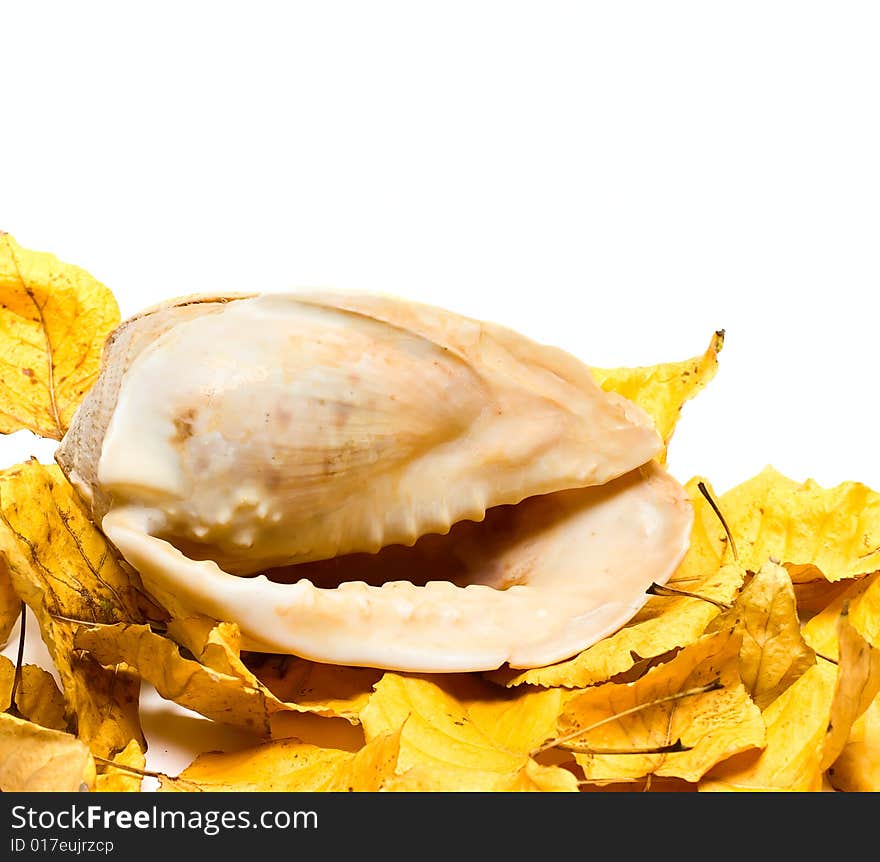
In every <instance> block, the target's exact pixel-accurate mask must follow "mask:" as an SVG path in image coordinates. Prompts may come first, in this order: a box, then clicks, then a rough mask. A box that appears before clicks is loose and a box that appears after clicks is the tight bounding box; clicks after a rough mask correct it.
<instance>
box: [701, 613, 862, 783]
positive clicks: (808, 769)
mask: <svg viewBox="0 0 880 862" xmlns="http://www.w3.org/2000/svg"><path fill="white" fill-rule="evenodd" d="M838 642H839V644H840V650H839V657H838V663H837V666H836V667H835V665H834V664H833V663H832V662H830V661H827V660H825V659H819V660H818V662H817V664H815V665H814V666H813V667H811V668H810V669H809V670H807V671H806V672H805V673H803V674H802V675H801V676H800V677H799V678H798V679H797V680H796V681H795V682H794V683H792V684H791V685H790V686H789V687H788V688H787V689H785V691H783V692H782V694H781V695H780V696H779V697H777V698H776V699H775V700H774V701H773V702H772V703H771V704H770V705H769V706H768V707H767V708H766V709H765V710H764V713H763V717H764V723H765V725H766V727H767V742H766V745H765V746H764V748H763V750H762V751H761V752H760V753H758V754H744V755H739V756H737V757H732V758H730V759H729V760H728V761H726V762H724V763H720V764H718V765H717V766H716V767H715V768H714V769H713V770H712V771H711V772H710V773H709V774H708V775H707V776H706V777H705V779H704V781H703V782H702V783H701V785H700V789H701V790H707V791H742V790H749V791H768V790H785V791H791V792H817V791H820V790H821V789H822V786H823V773H824V771H825V770H826V769H827V768H828V767H830V766H831V765H832V764H833V763H834V762H835V760H836V759H837V758H838V757H839V756H840V755H841V754H842V752H843V751H844V750H845V747H846V741H847V739H848V738H849V735H850V733H851V731H852V727H853V725H854V724H855V722H856V721H857V719H858V718H859V716H860V715H862V714H863V713H864V712H865V711H866V710H867V709H868V707H869V705H870V704H871V702H872V700H873V699H874V698H875V697H876V694H877V691H878V688H880V657H878V651H877V650H876V649H875V648H874V647H872V646H870V644H868V643H867V641H865V639H864V638H863V637H862V636H861V635H860V634H859V633H858V631H857V630H856V629H855V627H854V626H853V625H852V624H851V623H850V621H849V620H848V618H847V615H846V614H840V615H839V617H838Z"/></svg>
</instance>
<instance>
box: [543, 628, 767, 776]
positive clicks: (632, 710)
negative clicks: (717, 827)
mask: <svg viewBox="0 0 880 862" xmlns="http://www.w3.org/2000/svg"><path fill="white" fill-rule="evenodd" d="M740 641H741V638H740V636H739V635H738V634H734V633H733V632H731V631H730V630H724V631H721V632H718V633H716V634H712V635H707V636H705V637H703V638H701V639H700V640H699V641H696V642H695V643H693V644H690V645H689V646H687V647H685V648H684V649H682V650H681V651H680V652H679V653H678V654H677V655H676V656H675V658H673V659H671V660H670V661H668V662H666V663H664V664H661V665H658V666H657V667H655V668H653V669H651V670H650V671H648V672H647V673H646V674H645V675H644V676H643V677H641V678H640V679H638V680H636V681H635V682H632V683H624V684H620V683H611V682H609V683H605V684H603V685H599V686H595V687H593V688H589V689H586V690H585V691H583V692H581V693H579V694H576V695H573V696H572V697H571V698H570V699H569V700H568V701H567V703H566V705H565V708H564V710H563V712H562V714H561V715H560V719H559V735H560V738H561V739H565V738H567V737H571V735H572V734H575V733H577V732H578V731H579V730H580V729H581V728H583V729H584V732H582V733H577V735H576V736H574V738H571V739H569V741H567V742H564V743H563V744H564V745H565V747H567V748H571V749H572V750H573V751H575V752H577V753H576V760H577V762H578V764H579V765H580V766H581V768H582V769H583V771H584V777H585V778H586V780H588V781H593V782H595V781H622V780H628V781H633V780H636V779H639V778H643V777H644V776H646V775H651V774H653V775H657V776H668V777H674V778H682V779H684V780H686V781H690V782H693V781H696V780H698V779H699V778H700V777H701V776H702V775H703V774H705V772H706V771H707V770H708V769H710V768H711V767H712V766H714V765H715V764H716V763H718V762H719V761H721V760H724V759H725V758H727V757H730V756H731V755H733V754H736V753H738V752H741V751H744V750H747V749H750V748H754V747H756V746H761V745H763V743H764V725H763V722H762V721H761V714H760V712H759V710H758V708H757V707H756V706H755V705H754V704H753V703H752V702H751V699H750V698H749V695H748V693H747V692H746V690H745V688H744V686H743V684H742V681H741V679H740V675H739V649H740ZM712 683H718V687H712V688H709V690H705V691H703V690H702V689H703V688H704V687H709V686H711V685H712ZM694 690H696V692H697V693H694V694H691V695H689V696H680V695H681V694H682V692H690V691H694ZM678 741H680V742H681V743H682V745H683V746H685V747H686V748H688V749H689V750H686V751H674V752H663V753H645V754H640V753H624V754H617V753H613V754H603V753H599V752H601V751H602V750H608V749H611V750H613V751H615V752H617V751H623V752H631V751H632V750H633V749H637V750H638V749H646V750H648V751H653V750H654V749H658V748H663V747H665V746H669V745H672V744H674V743H676V742H678Z"/></svg>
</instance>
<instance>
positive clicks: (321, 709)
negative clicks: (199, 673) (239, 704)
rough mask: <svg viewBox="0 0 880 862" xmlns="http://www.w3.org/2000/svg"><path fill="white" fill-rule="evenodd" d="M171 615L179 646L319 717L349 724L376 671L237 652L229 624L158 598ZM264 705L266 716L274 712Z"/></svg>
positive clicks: (233, 627)
mask: <svg viewBox="0 0 880 862" xmlns="http://www.w3.org/2000/svg"><path fill="white" fill-rule="evenodd" d="M163 599H164V600H165V601H167V603H168V609H169V611H170V612H171V613H172V614H173V616H172V619H171V620H170V622H169V623H168V635H169V636H170V637H171V638H173V639H174V640H176V641H177V642H178V643H180V644H181V645H183V646H185V647H186V648H187V649H188V650H189V651H190V652H191V653H192V654H193V655H194V656H195V658H196V659H197V660H198V661H199V662H201V664H203V665H205V666H206V667H208V668H211V669H212V670H216V671H219V672H220V673H222V674H225V675H227V676H232V677H235V678H237V679H239V680H241V682H242V683H243V684H244V686H245V687H246V688H249V689H256V690H259V691H264V690H268V691H266V692H265V693H267V694H269V696H270V704H271V703H272V701H273V700H275V701H281V702H284V703H286V704H288V705H290V704H294V703H295V704H297V705H298V706H299V707H302V708H303V709H304V710H307V711H314V712H316V713H317V714H320V715H326V716H338V717H341V718H345V719H347V720H348V721H350V722H352V723H355V722H357V720H358V715H359V713H360V710H361V709H362V708H363V707H364V706H366V703H367V701H368V699H369V697H370V694H371V692H372V687H373V684H374V683H376V682H377V681H378V680H379V679H380V677H381V676H382V672H381V671H378V670H375V669H372V668H359V667H347V666H343V665H333V664H323V663H319V662H313V661H308V660H306V659H301V658H297V657H295V656H270V655H264V654H260V653H251V654H249V657H248V662H247V663H246V662H245V661H244V660H243V659H242V656H241V631H240V630H239V628H238V626H237V625H236V624H235V623H227V622H220V623H218V622H217V621H216V620H212V619H211V618H210V617H206V616H204V615H194V614H192V612H189V611H184V609H183V608H182V607H181V606H179V605H178V604H177V603H176V601H175V600H174V599H173V597H168V596H163ZM277 711H278V710H275V709H274V708H273V707H272V706H270V709H269V714H270V716H271V715H272V714H273V713H275V712H277Z"/></svg>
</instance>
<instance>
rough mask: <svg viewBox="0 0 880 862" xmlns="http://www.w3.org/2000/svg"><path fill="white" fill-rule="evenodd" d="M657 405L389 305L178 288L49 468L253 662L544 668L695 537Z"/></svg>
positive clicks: (143, 327) (408, 306)
mask: <svg viewBox="0 0 880 862" xmlns="http://www.w3.org/2000/svg"><path fill="white" fill-rule="evenodd" d="M661 446H662V443H661V440H660V438H659V436H658V434H657V432H656V430H655V429H654V427H653V424H652V422H651V420H650V419H649V417H648V416H647V414H645V413H644V412H643V411H642V410H641V409H639V408H638V407H636V406H635V405H634V404H632V403H630V402H629V401H626V400H625V399H623V398H621V397H619V396H616V395H613V394H608V393H605V392H603V391H602V390H601V388H600V387H599V386H598V385H597V384H596V382H595V381H594V379H593V377H592V375H591V373H590V370H589V369H588V368H587V366H585V365H584V364H583V363H581V362H580V361H579V360H577V359H576V358H574V357H573V356H571V355H570V354H567V353H565V352H563V351H561V350H559V349H556V348H553V347H549V346H545V345H541V344H538V343H536V342H534V341H532V340H530V339H528V338H526V337H524V336H522V335H520V334H518V333H515V332H513V331H511V330H509V329H506V328H503V327H501V326H497V325H494V324H492V323H487V322H481V321H477V320H472V319H469V318H466V317H462V316H460V315H457V314H454V313H452V312H449V311H446V310H443V309H440V308H435V307H432V306H428V305H423V304H418V303H413V302H408V301H404V300H401V299H397V298H393V297H386V296H374V295H344V294H337V293H292V294H259V295H241V296H234V297H208V296H197V297H190V298H187V299H184V300H179V301H177V302H172V303H167V304H164V305H161V306H158V307H155V308H153V309H150V310H148V311H146V312H144V313H142V314H140V315H137V316H135V317H133V318H131V319H129V320H128V321H125V322H124V323H123V324H121V325H120V327H119V328H118V329H117V330H116V331H115V332H114V333H113V335H112V336H111V338H110V340H109V341H108V344H107V346H106V348H105V353H104V364H103V368H102V372H101V375H100V377H99V379H98V381H97V383H96V384H95V386H94V387H93V388H92V390H91V391H90V393H89V395H88V396H87V398H86V400H85V401H84V402H83V404H82V405H81V406H80V409H79V410H78V412H77V414H76V415H75V417H74V419H73V422H72V425H71V427H70V430H69V431H68V433H67V435H66V436H65V438H64V439H63V440H62V442H61V445H60V447H59V449H58V452H57V455H56V459H57V461H58V463H59V464H60V465H61V467H62V469H63V470H64V472H65V473H66V474H67V476H68V478H69V479H70V480H71V482H73V484H74V485H75V486H76V487H77V489H78V490H79V491H80V493H81V494H82V495H83V497H84V498H85V499H86V500H87V501H88V503H89V505H90V506H91V509H92V512H93V516H94V518H95V520H96V523H98V524H100V526H101V528H102V530H103V531H104V533H105V534H106V535H107V537H108V538H109V539H110V541H111V542H113V544H114V545H115V546H116V547H117V548H118V550H119V551H120V553H121V554H122V555H123V556H124V557H125V559H126V560H127V561H128V562H129V563H130V564H131V565H132V566H133V567H134V568H135V569H136V570H137V571H138V572H139V573H140V575H141V577H142V579H143V582H144V584H145V586H146V587H147V588H148V589H150V590H151V591H153V592H154V593H155V594H156V595H157V596H158V597H161V596H162V595H163V594H164V595H169V594H170V595H173V596H174V597H175V599H176V601H177V602H179V603H182V604H183V605H184V606H186V607H189V608H191V609H193V610H195V611H199V612H201V613H205V614H208V615H210V616H212V617H214V618H216V619H219V620H226V621H233V622H236V623H238V625H239V626H240V627H241V630H242V633H243V636H244V643H245V646H246V647H247V648H250V649H256V650H260V651H266V652H276V653H290V654H295V655H299V656H303V657H306V658H309V659H313V660H316V661H323V662H336V663H341V664H348V665H362V666H373V667H381V668H391V669H398V670H406V671H475V670H489V669H494V668H497V667H499V666H500V665H502V664H504V663H505V662H507V663H509V664H510V665H511V666H513V667H518V668H524V667H534V666H540V665H545V664H549V663H552V662H555V661H558V660H561V659H564V658H567V657H569V656H571V655H573V654H574V653H576V652H578V651H580V650H582V649H584V648H585V647H587V646H589V645H590V644H592V643H594V642H595V641H596V640H598V639H600V638H601V637H604V636H605V635H607V634H609V633H611V632H613V631H614V630H615V629H617V628H618V627H620V626H621V625H622V624H623V623H625V622H626V621H627V620H628V619H630V618H631V617H632V615H633V614H634V613H635V612H636V611H637V610H638V609H639V607H641V605H642V604H643V603H644V602H645V600H646V598H647V594H646V592H645V591H646V589H647V588H648V587H649V586H650V585H651V583H652V582H657V583H663V582H664V581H665V580H666V579H668V577H669V576H670V574H671V573H672V572H673V571H674V570H675V568H676V567H677V565H678V563H679V562H680V560H681V558H682V557H683V555H684V553H685V551H686V549H687V546H688V541H689V536H690V528H691V519H692V513H691V508H690V504H689V502H688V498H687V495H686V494H685V492H684V490H683V489H682V487H681V486H680V485H679V483H678V482H677V481H676V480H675V479H673V478H672V477H671V476H670V475H669V474H668V473H667V472H666V471H665V470H664V469H663V468H662V467H661V466H660V465H659V464H657V463H656V461H654V460H652V459H653V458H654V456H655V455H656V454H657V453H658V452H659V451H660V449H661Z"/></svg>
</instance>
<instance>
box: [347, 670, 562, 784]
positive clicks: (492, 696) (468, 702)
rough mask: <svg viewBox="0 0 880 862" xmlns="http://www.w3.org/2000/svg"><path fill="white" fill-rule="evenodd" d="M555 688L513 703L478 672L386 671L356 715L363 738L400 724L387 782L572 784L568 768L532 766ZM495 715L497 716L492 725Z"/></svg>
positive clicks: (545, 728) (389, 730) (543, 731)
mask: <svg viewBox="0 0 880 862" xmlns="http://www.w3.org/2000/svg"><path fill="white" fill-rule="evenodd" d="M557 695H558V693H551V694H550V695H549V696H548V693H546V692H544V693H541V692H537V693H536V692H523V693H522V694H521V695H520V697H521V698H522V702H521V703H517V702H516V701H517V700H518V698H511V697H510V694H509V693H505V692H503V691H501V690H499V689H495V688H493V687H492V686H491V685H488V684H485V683H482V682H481V681H480V680H479V677H477V676H475V675H474V676H472V675H468V674H450V675H442V674H434V675H421V676H420V675H403V674H397V673H386V674H385V675H384V676H383V677H382V679H381V680H380V681H379V682H378V683H377V684H376V687H375V693H374V694H373V696H372V697H371V698H370V702H369V704H367V706H366V708H365V709H364V710H363V712H362V713H361V721H362V723H363V726H364V733H365V736H366V738H367V740H372V739H375V738H376V737H378V736H381V735H382V734H386V733H391V732H394V731H396V730H400V752H399V756H398V760H397V773H398V776H397V777H396V778H395V779H393V780H389V781H388V782H386V788H385V789H394V790H416V789H418V790H433V791H464V790H467V791H488V790H502V789H504V790H514V789H530V788H531V789H534V787H533V786H532V785H534V784H535V782H536V781H540V783H542V784H546V785H548V786H549V785H557V786H567V787H568V788H569V789H574V786H575V784H574V779H573V776H571V774H570V773H568V777H566V776H563V775H561V773H563V772H565V770H563V769H560V768H559V767H555V766H553V767H543V768H538V767H539V765H538V764H534V765H531V766H530V765H529V760H530V756H529V753H530V750H531V749H532V748H533V747H534V746H535V745H536V744H538V742H540V741H543V738H545V734H546V733H547V727H548V723H547V710H548V705H550V706H551V708H552V709H554V710H555V706H553V700H552V698H553V697H554V696H557ZM484 701H487V702H484ZM493 715H494V716H498V717H500V718H501V719H502V720H500V721H499V722H498V723H497V725H495V724H493V722H492V720H491V717H492V716H493ZM523 770H526V772H525V773H523ZM548 770H549V771H548Z"/></svg>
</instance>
